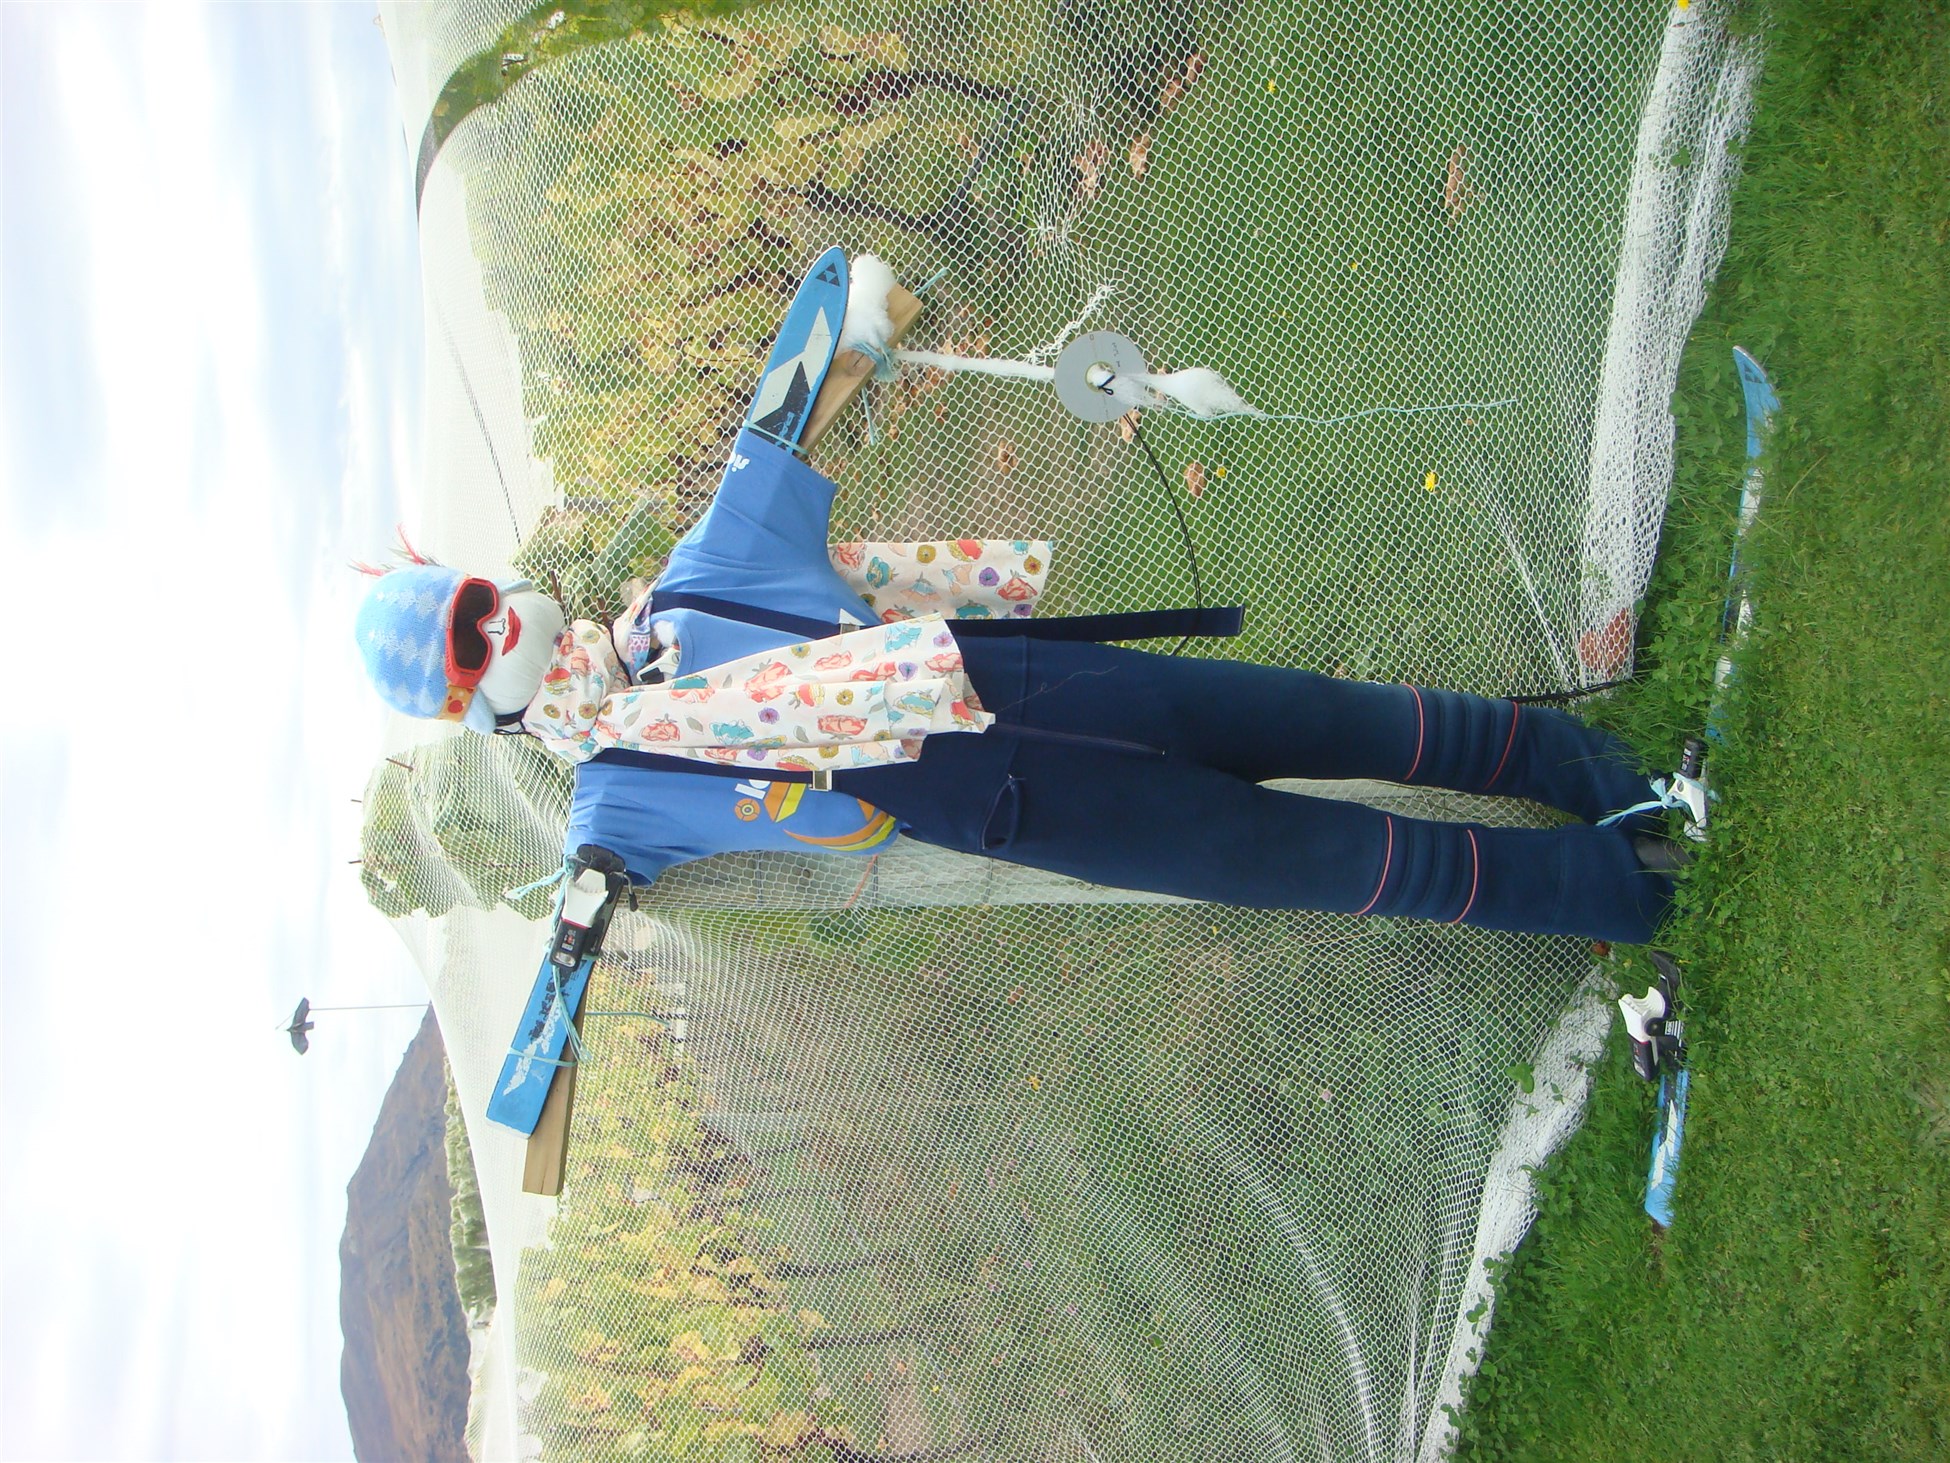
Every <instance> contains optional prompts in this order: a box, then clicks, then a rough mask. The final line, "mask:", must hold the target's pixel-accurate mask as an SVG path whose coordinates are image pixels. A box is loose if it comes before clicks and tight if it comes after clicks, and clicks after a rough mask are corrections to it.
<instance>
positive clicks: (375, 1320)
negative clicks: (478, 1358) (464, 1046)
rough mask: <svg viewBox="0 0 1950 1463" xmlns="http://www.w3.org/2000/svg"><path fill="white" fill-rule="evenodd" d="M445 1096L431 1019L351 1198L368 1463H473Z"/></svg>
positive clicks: (355, 1402) (352, 1403)
mask: <svg viewBox="0 0 1950 1463" xmlns="http://www.w3.org/2000/svg"><path fill="white" fill-rule="evenodd" d="M446 1088H447V1079H446V1051H445V1049H444V1048H443V1047H442V1046H441V1044H440V1028H439V1027H438V1026H437V1025H436V1024H435V1023H434V1019H433V1012H432V1011H431V1010H429V1011H428V1012H427V1016H426V1020H425V1021H423V1022H421V1024H420V1030H419V1034H418V1035H416V1036H415V1037H414V1038H413V1044H412V1045H411V1046H409V1047H408V1048H407V1049H406V1056H405V1058H404V1059H403V1060H402V1061H401V1062H400V1067H399V1071H398V1073H397V1074H396V1075H395V1076H394V1077H393V1085H392V1086H391V1087H390V1088H388V1089H387V1091H386V1100H385V1102H384V1103H382V1104H381V1105H380V1108H379V1121H378V1122H377V1123H375V1124H374V1125H373V1130H372V1142H371V1143H370V1144H368V1145H367V1147H366V1156H365V1157H364V1158H363V1159H362V1160H360V1163H359V1169H358V1172H356V1173H354V1174H353V1175H352V1182H351V1183H349V1184H347V1185H346V1186H345V1197H346V1213H345V1237H344V1238H343V1239H342V1240H340V1241H339V1323H340V1325H341V1327H342V1328H343V1330H344V1332H345V1353H344V1355H343V1357H342V1358H341V1359H340V1362H339V1391H340V1392H341V1393H343V1394H344V1397H345V1412H346V1416H347V1417H348V1418H349V1419H350V1420H351V1423H352V1451H353V1453H354V1454H355V1455H356V1456H357V1457H358V1459H359V1460H360V1463H467V1445H466V1443H465V1442H464V1441H463V1435H464V1432H465V1429H466V1425H467V1351H468V1342H467V1318H466V1317H465V1316H464V1315H462V1313H461V1308H460V1295H459V1293H458V1292H457V1291H456V1289H455V1286H454V1252H453V1243H452V1239H451V1237H450V1231H449V1226H450V1224H451V1222H452V1217H451V1214H450V1211H449V1203H450V1198H451V1195H450V1191H449V1189H448V1187H447V1158H446V1147H445V1141H444V1140H445V1132H446V1123H445V1119H444V1117H443V1115H442V1106H443V1104H444V1102H445V1099H446Z"/></svg>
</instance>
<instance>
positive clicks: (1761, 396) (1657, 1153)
mask: <svg viewBox="0 0 1950 1463" xmlns="http://www.w3.org/2000/svg"><path fill="white" fill-rule="evenodd" d="M1733 365H1734V369H1735V370H1736V371H1737V372H1739V374H1740V394H1741V397H1742V399H1743V401H1744V403H1745V406H1746V411H1747V473H1746V476H1745V477H1744V478H1743V479H1742V480H1741V484H1740V521H1739V524H1738V526H1737V527H1736V528H1735V529H1734V535H1733V556H1732V564H1731V567H1730V568H1729V569H1728V571H1727V599H1726V607H1725V609H1724V610H1723V611H1722V613H1721V617H1720V659H1719V663H1718V664H1717V665H1716V666H1715V667H1714V668H1713V691H1712V694H1711V696H1710V697H1709V698H1708V700H1707V706H1706V735H1707V737H1708V738H1710V739H1711V740H1713V741H1719V740H1720V739H1721V737H1722V734H1723V730H1724V725H1723V723H1724V718H1725V715H1726V689H1727V685H1728V683H1729V682H1730V681H1731V680H1732V679H1733V656H1734V652H1735V651H1736V650H1738V649H1739V647H1740V643H1741V642H1742V641H1743V640H1745V639H1746V637H1747V627H1748V626H1749V625H1750V624H1751V623H1752V621H1753V614H1754V611H1753V603H1752V601H1751V600H1750V599H1749V598H1748V595H1747V587H1746V585H1745V583H1744V582H1743V580H1744V575H1743V574H1742V572H1741V561H1740V551H1741V548H1742V547H1743V546H1744V545H1745V543H1746V541H1747V532H1748V530H1749V529H1751V528H1752V527H1753V525H1754V519H1755V518H1756V517H1757V516H1758V515H1759V513H1760V502H1761V492H1762V489H1763V487H1764V486H1765V479H1764V478H1763V475H1762V473H1761V470H1760V457H1761V453H1762V452H1763V451H1764V450H1765V449H1766V446H1767V435H1768V430H1769V428H1770V427H1771V426H1772V425H1773V420H1774V413H1775V412H1777V411H1779V410H1780V408H1781V401H1780V398H1779V397H1777V396H1776V395H1775V394H1774V387H1773V385H1772V383H1770V382H1769V381H1768V379H1767V372H1766V371H1764V370H1762V369H1761V365H1760V362H1759V361H1757V360H1755V359H1754V358H1753V357H1752V356H1750V355H1749V354H1747V352H1746V351H1744V350H1742V349H1740V347H1738V346H1735V347H1734V350H1733ZM1705 756H1706V746H1705V743H1704V742H1701V741H1698V740H1693V741H1689V742H1688V743H1687V746H1686V756H1685V761H1684V762H1683V763H1682V764H1681V773H1682V774H1683V775H1684V776H1686V777H1689V778H1691V779H1693V780H1694V781H1695V782H1696V783H1697V784H1698V786H1699V790H1700V793H1701V798H1700V801H1699V807H1700V809H1701V812H1702V815H1703V814H1704V812H1705V809H1706V807H1707V799H1708V798H1709V797H1710V793H1709V792H1708V791H1707V788H1706V779H1705ZM1702 822H1703V818H1702ZM1651 953H1652V958H1653V963H1654V964H1655V965H1660V966H1661V969H1660V977H1661V978H1660V981H1659V984H1658V985H1657V986H1655V987H1654V988H1653V989H1651V990H1648V991H1647V992H1646V993H1645V995H1644V996H1643V997H1627V998H1626V1001H1624V1002H1621V1006H1623V1005H1627V1004H1629V1005H1631V1006H1633V1007H1635V1008H1637V1014H1638V1016H1639V1021H1638V1024H1639V1027H1640V1032H1636V1033H1635V1032H1632V1031H1631V1027H1632V1024H1633V1023H1632V1021H1631V1019H1630V1018H1629V1017H1628V1019H1627V1022H1626V1026H1627V1031H1628V1033H1629V1034H1632V1035H1633V1038H1634V1047H1635V1051H1634V1058H1635V1060H1636V1061H1637V1062H1638V1065H1639V1069H1640V1074H1641V1075H1643V1076H1648V1077H1649V1076H1651V1075H1652V1073H1653V1072H1656V1073H1657V1074H1658V1078H1659V1126H1658V1128H1657V1129H1656V1130H1655V1131H1654V1132H1653V1134H1652V1161H1651V1165H1650V1167H1649V1168H1648V1169H1647V1171H1646V1176H1645V1212H1646V1213H1647V1214H1648V1215H1650V1216H1651V1218H1652V1222H1653V1223H1654V1224H1657V1225H1658V1226H1660V1227H1661V1228H1662V1229H1663V1228H1667V1227H1669V1226H1670V1225H1671V1224H1672V1195H1673V1186H1674V1184H1675V1183H1676V1182H1677V1180H1678V1178H1679V1155H1680V1150H1681V1147H1682V1145H1683V1144H1684V1142H1685V1137H1686V1096H1687V1091H1688V1088H1689V1087H1690V1085H1691V1084H1690V1079H1689V1074H1688V1073H1687V1071H1686V1067H1685V1060H1686V1047H1685V1024H1684V1023H1683V1022H1682V1021H1681V1020H1680V1019H1679V1015H1678V1006H1679V999H1678V994H1679V970H1678V967H1677V966H1676V965H1672V964H1671V958H1670V957H1669V956H1666V955H1665V954H1664V953H1663V952H1661V951H1656V950H1655V951H1653V952H1651ZM1662 962H1664V963H1663V964H1662ZM1641 1035H1643V1036H1645V1037H1649V1038H1650V1039H1649V1040H1641V1039H1640V1038H1641ZM1648 1058H1649V1062H1650V1070H1647V1059H1648Z"/></svg>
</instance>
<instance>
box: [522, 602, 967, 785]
mask: <svg viewBox="0 0 1950 1463" xmlns="http://www.w3.org/2000/svg"><path fill="white" fill-rule="evenodd" d="M994 720H995V718H994V717H993V716H991V715H990V714H989V713H988V712H986V711H984V710H983V709H982V707H981V704H980V703H979V702H978V701H977V700H976V698H975V690H974V687H973V686H971V685H970V684H969V682H968V677H967V675H966V673H965V672H964V671H963V669H962V660H961V650H960V649H959V647H957V646H956V644H955V637H954V635H953V633H952V632H951V631H950V630H949V628H948V626H947V623H946V622H945V621H943V620H942V618H941V617H940V616H939V615H930V616H925V617H921V618H916V619H909V620H897V621H894V622H891V623H888V624H881V625H868V626H866V627H864V628H862V629H858V630H850V631H847V632H846V633H844V634H839V635H832V636H828V637H827V638H826V639H824V640H815V641H810V642H808V641H801V642H799V643H798V644H795V645H785V646H780V647H779V648H777V649H775V650H768V651H765V652H763V653H761V654H758V655H752V656H746V657H744V658H743V659H740V660H734V661H727V662H725V663H724V664H723V665H717V666H712V667H710V668H708V669H706V670H701V671H693V672H691V673H689V674H686V675H681V676H678V677H676V678H675V679H672V680H668V681H665V682H663V683H661V684H659V685H655V686H632V685H631V684H630V682H629V677H628V675H627V673H626V672H625V671H624V670H623V668H622V665H621V664H620V663H619V662H618V660H617V658H616V653H615V650H614V648H613V645H612V643H611V640H610V637H609V635H608V634H607V633H605V632H604V631H603V630H602V629H600V628H599V627H597V626H596V625H593V624H591V623H590V622H589V621H587V620H577V621H575V622H574V623H573V624H571V625H570V626H569V627H568V629H566V630H564V631H563V632H562V634H561V636H560V638H558V639H557V641H556V645H555V658H554V661H553V663H552V664H551V665H550V667H549V669H548V672H547V673H546V674H545V675H544V676H543V678H542V689H541V690H540V691H539V692H538V693H537V694H536V696H535V699H534V700H532V701H530V702H529V703H528V710H527V711H526V712H525V713H524V714H523V717H522V725H523V727H525V728H526V729H527V730H528V731H531V732H533V733H534V734H535V735H536V736H537V737H538V738H540V739H541V741H542V742H543V743H544V745H546V746H547V747H548V748H549V750H550V751H552V752H554V753H556V754H557V755H558V756H561V757H564V758H566V759H567V760H569V761H571V762H585V761H587V760H588V759H589V758H591V757H593V756H595V755H596V754H597V753H598V752H602V751H607V750H608V749H610V748H612V747H622V748H626V749H630V750H636V751H648V752H661V753H665V754H667V755H672V756H678V757H691V758H696V759H697V760H700V761H706V762H715V763H718V764H720V765H722V766H732V767H738V768H750V769H751V770H752V771H754V772H758V773H763V772H764V771H766V770H768V769H777V770H784V771H798V772H815V771H818V770H820V769H822V768H823V769H826V770H828V771H839V770H841V769H844V768H849V767H880V766H885V765H887V764H888V763H893V762H909V761H912V760H913V759H914V758H916V757H918V756H919V755H920V753H921V743H922V741H923V739H924V738H926V737H929V736H933V735H935V734H937V733H940V732H979V731H981V730H983V729H984V728H986V727H987V726H989V725H990V724H992V723H993V722H994Z"/></svg>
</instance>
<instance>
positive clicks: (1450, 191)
mask: <svg viewBox="0 0 1950 1463" xmlns="http://www.w3.org/2000/svg"><path fill="white" fill-rule="evenodd" d="M1470 199H1471V194H1470V188H1469V148H1468V146H1467V145H1465V144H1463V143H1460V142H1459V143H1457V144H1456V150H1455V151H1454V152H1452V153H1450V154H1449V171H1448V174H1447V175H1446V176H1445V177H1444V178H1443V180H1442V206H1443V207H1444V208H1446V209H1448V210H1449V222H1450V223H1454V222H1456V220H1458V219H1460V218H1461V217H1462V216H1463V210H1464V209H1466V208H1468V207H1469V204H1470Z"/></svg>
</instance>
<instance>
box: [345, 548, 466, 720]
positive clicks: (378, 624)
mask: <svg viewBox="0 0 1950 1463" xmlns="http://www.w3.org/2000/svg"><path fill="white" fill-rule="evenodd" d="M467 577H468V576H467V575H465V574H463V573H461V572H460V570H458V569H449V568H447V567H446V566H445V565H444V564H411V565H407V566H405V567H403V568H399V569H394V570H392V571H391V572H389V573H386V574H382V575H380V576H379V577H378V578H377V579H375V580H373V583H372V587H371V588H370V589H368V590H367V591H366V597H365V600H364V601H363V602H362V603H361V604H360V606H359V613H358V617H357V619H356V621H355V628H356V630H357V633H358V637H359V653H360V655H361V656H362V657H363V658H364V659H365V663H366V674H367V675H368V676H370V677H371V678H372V683H373V685H374V686H375V687H376V688H377V689H378V691H379V695H380V697H381V699H382V700H384V701H385V703H386V704H387V705H388V706H390V707H392V708H393V710H395V711H399V712H404V713H405V714H406V715H408V716H419V717H429V718H432V719H434V720H437V721H458V722H462V723H463V724H465V725H467V726H469V727H471V728H473V729H474V730H475V731H478V732H491V731H493V730H494V713H493V711H492V710H490V709H489V707H488V705H487V703H486V702H485V701H482V700H480V699H479V698H477V697H476V696H475V694H474V688H473V687H472V686H456V685H452V684H450V683H449V681H448V679H447V634H448V631H449V630H450V629H451V628H452V626H453V620H454V597H455V595H456V594H458V593H459V591H460V587H461V585H462V584H463V583H465V582H466V580H467Z"/></svg>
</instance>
